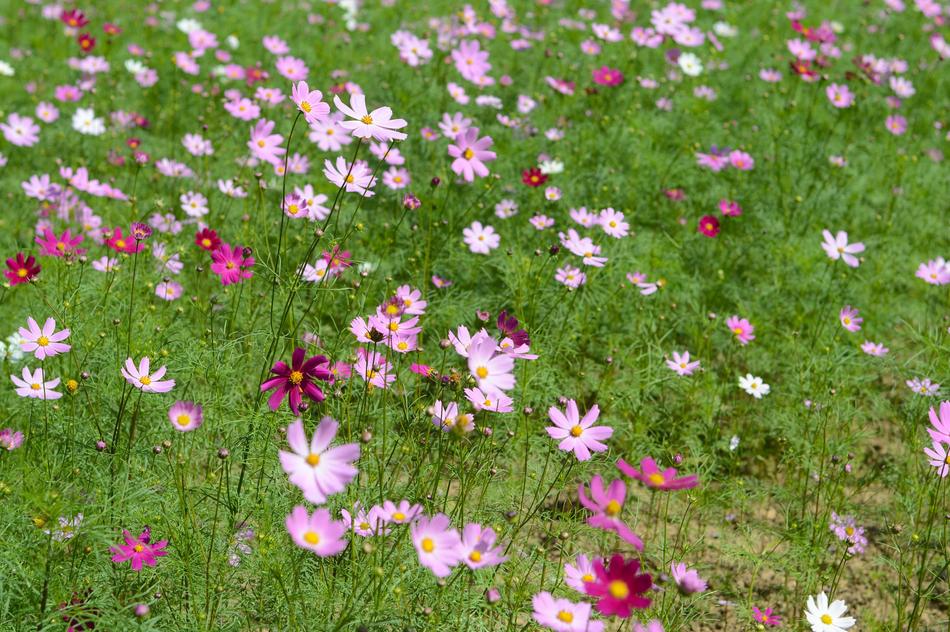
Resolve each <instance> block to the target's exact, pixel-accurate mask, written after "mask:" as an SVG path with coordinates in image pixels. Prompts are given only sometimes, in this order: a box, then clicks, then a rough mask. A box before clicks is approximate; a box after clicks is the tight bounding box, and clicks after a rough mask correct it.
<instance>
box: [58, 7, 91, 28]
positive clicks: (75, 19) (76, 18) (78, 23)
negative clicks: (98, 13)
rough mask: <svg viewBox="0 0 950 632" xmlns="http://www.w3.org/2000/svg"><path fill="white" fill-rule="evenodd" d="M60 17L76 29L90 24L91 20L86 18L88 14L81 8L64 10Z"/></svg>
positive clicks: (67, 24) (63, 21)
mask: <svg viewBox="0 0 950 632" xmlns="http://www.w3.org/2000/svg"><path fill="white" fill-rule="evenodd" d="M59 19H60V20H61V21H62V23H63V24H65V25H66V26H69V27H72V28H74V29H80V28H82V27H84V26H86V25H87V24H89V20H87V19H86V15H85V14H84V13H83V12H82V11H80V10H79V9H70V10H69V11H63V12H62V13H60V14H59Z"/></svg>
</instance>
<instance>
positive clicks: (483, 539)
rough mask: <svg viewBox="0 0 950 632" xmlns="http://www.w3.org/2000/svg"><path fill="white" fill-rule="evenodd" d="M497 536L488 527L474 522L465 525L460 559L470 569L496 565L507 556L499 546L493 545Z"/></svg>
mask: <svg viewBox="0 0 950 632" xmlns="http://www.w3.org/2000/svg"><path fill="white" fill-rule="evenodd" d="M497 537H498V536H497V535H496V534H495V531H494V530H493V529H491V528H490V527H483V526H482V525H480V524H476V523H474V522H472V523H469V524H467V525H465V528H464V529H462V542H461V551H462V555H463V557H462V561H463V562H464V563H465V565H466V566H468V567H469V568H470V569H472V570H475V569H479V568H485V567H486V566H498V565H499V564H501V563H502V562H504V561H505V560H507V559H508V558H507V557H505V556H504V555H503V550H502V548H501V547H500V546H495V539H496V538H497Z"/></svg>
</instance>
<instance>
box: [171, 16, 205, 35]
mask: <svg viewBox="0 0 950 632" xmlns="http://www.w3.org/2000/svg"><path fill="white" fill-rule="evenodd" d="M175 26H177V27H178V30H179V31H181V32H182V33H186V34H187V33H191V32H192V31H197V30H198V29H200V28H201V22H199V21H198V20H194V19H192V18H185V19H183V20H178V23H177V24H176V25H175Z"/></svg>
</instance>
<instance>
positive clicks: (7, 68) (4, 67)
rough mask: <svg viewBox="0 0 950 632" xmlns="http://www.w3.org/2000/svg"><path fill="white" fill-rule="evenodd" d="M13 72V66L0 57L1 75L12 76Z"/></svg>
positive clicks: (14, 72)
mask: <svg viewBox="0 0 950 632" xmlns="http://www.w3.org/2000/svg"><path fill="white" fill-rule="evenodd" d="M15 74H16V71H14V70H13V66H11V65H10V64H8V63H7V62H5V61H3V60H2V59H0V75H3V76H4V77H12V76H13V75H15Z"/></svg>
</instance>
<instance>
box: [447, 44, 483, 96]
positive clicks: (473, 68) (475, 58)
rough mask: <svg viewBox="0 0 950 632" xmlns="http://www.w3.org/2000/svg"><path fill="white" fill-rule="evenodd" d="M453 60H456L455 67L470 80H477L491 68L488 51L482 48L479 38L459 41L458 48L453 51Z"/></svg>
mask: <svg viewBox="0 0 950 632" xmlns="http://www.w3.org/2000/svg"><path fill="white" fill-rule="evenodd" d="M452 60H453V61H454V62H455V68H456V69H457V70H458V71H459V73H460V74H461V75H462V77H463V78H464V79H467V80H468V81H477V80H478V79H479V78H480V77H483V76H484V75H485V74H487V73H488V71H489V70H491V64H490V63H488V51H484V50H481V45H480V44H479V42H478V40H462V41H461V42H459V45H458V48H456V49H454V50H453V51H452ZM450 90H451V87H450Z"/></svg>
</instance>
